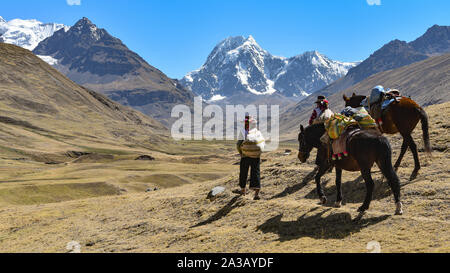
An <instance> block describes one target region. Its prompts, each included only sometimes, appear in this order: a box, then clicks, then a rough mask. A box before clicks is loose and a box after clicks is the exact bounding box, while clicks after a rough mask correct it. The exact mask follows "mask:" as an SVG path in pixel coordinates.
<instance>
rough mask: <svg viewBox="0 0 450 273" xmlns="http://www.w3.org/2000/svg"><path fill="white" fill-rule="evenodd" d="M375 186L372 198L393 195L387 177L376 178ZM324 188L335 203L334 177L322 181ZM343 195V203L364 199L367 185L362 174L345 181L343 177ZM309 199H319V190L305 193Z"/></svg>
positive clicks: (376, 198) (378, 198)
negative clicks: (382, 178) (330, 183)
mask: <svg viewBox="0 0 450 273" xmlns="http://www.w3.org/2000/svg"><path fill="white" fill-rule="evenodd" d="M331 181H332V185H330V186H329V187H327V186H328V184H329V182H331ZM374 183H375V187H374V190H373V195H372V200H381V199H384V198H386V197H389V196H391V195H392V196H393V194H392V191H391V188H390V187H389V185H388V183H387V181H386V179H384V181H381V180H378V179H374ZM322 188H323V189H324V192H325V195H326V196H327V197H329V198H328V199H329V202H332V203H334V201H335V200H336V193H337V191H336V184H335V183H334V177H333V178H332V180H326V181H323V182H322ZM341 188H342V195H343V197H344V200H343V203H344V204H346V203H352V204H357V203H362V202H363V201H364V197H365V196H366V185H365V182H364V179H363V178H362V176H361V175H360V176H358V177H357V178H356V179H355V180H353V181H345V180H344V179H342V186H341ZM305 198H307V199H317V200H319V197H318V195H317V191H316V189H315V188H314V190H312V191H311V192H309V193H308V194H307V195H305Z"/></svg>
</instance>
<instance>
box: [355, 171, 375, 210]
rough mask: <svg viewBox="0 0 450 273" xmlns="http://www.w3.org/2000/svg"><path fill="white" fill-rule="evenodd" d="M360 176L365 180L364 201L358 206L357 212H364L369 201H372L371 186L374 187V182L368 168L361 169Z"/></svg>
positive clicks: (368, 205)
mask: <svg viewBox="0 0 450 273" xmlns="http://www.w3.org/2000/svg"><path fill="white" fill-rule="evenodd" d="M361 174H362V177H363V178H364V181H365V182H366V198H365V199H364V203H363V204H362V206H361V207H359V209H358V211H359V212H364V211H366V210H368V209H369V207H370V202H371V201H372V194H373V188H374V187H375V183H374V182H373V179H372V175H371V173H370V168H365V169H361Z"/></svg>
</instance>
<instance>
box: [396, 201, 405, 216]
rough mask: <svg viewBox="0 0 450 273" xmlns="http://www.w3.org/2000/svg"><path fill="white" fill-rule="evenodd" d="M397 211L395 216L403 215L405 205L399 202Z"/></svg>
mask: <svg viewBox="0 0 450 273" xmlns="http://www.w3.org/2000/svg"><path fill="white" fill-rule="evenodd" d="M395 205H396V209H395V215H403V204H402V202H398V203H397V204H395Z"/></svg>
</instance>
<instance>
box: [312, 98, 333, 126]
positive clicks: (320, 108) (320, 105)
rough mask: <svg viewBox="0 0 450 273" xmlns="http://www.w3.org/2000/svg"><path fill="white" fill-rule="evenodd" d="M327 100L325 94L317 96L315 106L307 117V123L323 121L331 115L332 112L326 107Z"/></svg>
mask: <svg viewBox="0 0 450 273" xmlns="http://www.w3.org/2000/svg"><path fill="white" fill-rule="evenodd" d="M328 104H329V102H328V100H327V99H326V98H325V96H318V97H317V101H316V105H317V108H315V109H314V111H313V113H312V114H311V117H310V118H309V125H312V124H317V123H323V122H325V120H327V119H329V118H331V117H332V116H333V112H332V111H331V110H330V109H328Z"/></svg>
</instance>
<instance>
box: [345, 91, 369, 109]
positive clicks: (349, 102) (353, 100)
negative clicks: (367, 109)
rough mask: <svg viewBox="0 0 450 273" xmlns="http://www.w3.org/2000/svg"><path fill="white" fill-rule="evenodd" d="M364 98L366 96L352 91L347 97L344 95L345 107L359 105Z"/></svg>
mask: <svg viewBox="0 0 450 273" xmlns="http://www.w3.org/2000/svg"><path fill="white" fill-rule="evenodd" d="M365 98H366V96H359V95H356V94H355V93H353V95H352V96H351V97H350V98H349V97H347V96H346V95H344V101H345V107H347V106H350V107H353V108H357V107H360V106H361V102H362V101H363V100H364V99H365Z"/></svg>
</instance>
